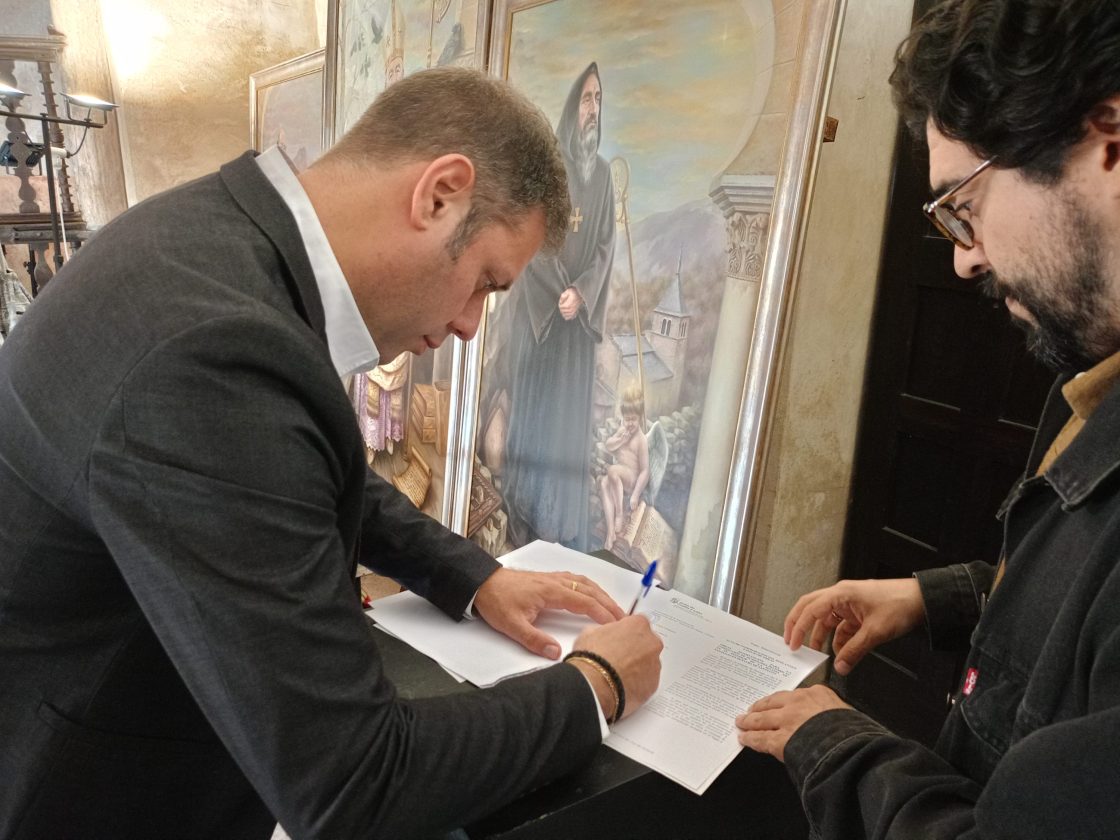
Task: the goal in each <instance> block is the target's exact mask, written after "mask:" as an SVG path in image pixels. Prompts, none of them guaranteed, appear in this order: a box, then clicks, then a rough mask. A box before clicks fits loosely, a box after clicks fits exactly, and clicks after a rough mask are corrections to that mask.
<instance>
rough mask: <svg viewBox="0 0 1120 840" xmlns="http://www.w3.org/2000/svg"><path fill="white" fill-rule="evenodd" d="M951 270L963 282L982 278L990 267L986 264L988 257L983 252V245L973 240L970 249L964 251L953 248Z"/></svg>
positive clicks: (957, 247) (963, 249) (956, 247)
mask: <svg viewBox="0 0 1120 840" xmlns="http://www.w3.org/2000/svg"><path fill="white" fill-rule="evenodd" d="M953 269H954V270H955V271H956V272H957V276H959V277H962V278H964V279H965V280H971V279H973V278H976V277H982V276H983V275H985V274H987V273H988V272H989V271H991V270H992V267H991V265H989V264H988V255H987V253H985V251H984V245H983V243H982V242H981V241H980V240H979V239H975V238H974V239H973V245H972V247H971V248H968V249H965V248H961V247H960V246H955V247H954V248H953Z"/></svg>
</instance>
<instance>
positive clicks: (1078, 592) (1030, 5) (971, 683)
mask: <svg viewBox="0 0 1120 840" xmlns="http://www.w3.org/2000/svg"><path fill="white" fill-rule="evenodd" d="M891 81H892V84H893V86H894V90H895V98H896V100H897V102H898V104H899V106H900V109H901V111H902V114H903V117H904V118H905V120H906V122H907V124H908V125H909V127H910V128H911V130H912V131H913V132H914V133H915V134H916V135H917V136H919V137H921V138H923V139H925V140H926V141H927V142H928V145H929V154H930V182H931V184H932V187H933V193H934V195H935V196H936V198H935V199H934V200H933V201H931V202H929V203H928V204H927V205H926V206H925V212H926V215H927V216H929V217H930V220H931V221H932V222H933V223H934V224H935V225H936V226H937V227H938V228H939V229H940V230H941V231H942V233H944V234H945V235H946V236H947V237H948V238H949V239H950V240H951V241H952V242H953V243H954V245H955V260H956V270H957V273H958V274H959V275H960V276H961V277H963V278H966V279H970V280H975V281H981V282H983V283H984V287H985V290H986V291H987V292H989V293H990V294H991V295H992V296H993V297H996V298H997V299H1000V300H1003V301H1004V302H1005V303H1006V305H1007V308H1008V310H1009V311H1010V313H1011V315H1012V316H1013V317H1014V318H1015V319H1017V320H1018V321H1019V322H1021V323H1022V324H1023V326H1024V327H1025V328H1026V330H1027V331H1028V334H1029V335H1030V342H1031V345H1032V347H1033V349H1034V350H1035V351H1036V352H1037V353H1038V355H1039V356H1040V357H1041V358H1042V359H1044V360H1045V361H1047V362H1049V363H1050V364H1052V365H1053V366H1054V367H1056V368H1057V369H1059V370H1060V371H1062V372H1063V373H1062V376H1061V377H1060V378H1059V379H1058V382H1057V384H1056V385H1055V387H1054V389H1053V390H1052V391H1051V394H1050V398H1049V400H1048V401H1047V405H1046V409H1045V411H1044V413H1043V417H1042V420H1041V422H1040V424H1039V429H1038V434H1037V437H1036V440H1035V444H1034V447H1033V450H1032V452H1031V455H1030V458H1029V460H1028V464H1027V470H1026V473H1025V474H1024V476H1023V479H1022V480H1021V481H1020V482H1019V484H1018V486H1016V487H1015V488H1014V489H1013V490H1012V492H1011V495H1010V497H1009V498H1008V500H1007V501H1006V502H1005V504H1004V506H1003V510H1002V512H1001V516H1002V517H1003V518H1004V526H1005V530H1004V534H1005V537H1004V546H1003V553H1002V556H1003V558H1004V560H1003V561H1001V563H1000V565H999V567H998V569H997V568H995V567H993V566H991V565H989V564H987V563H984V562H975V563H970V564H967V565H960V566H950V567H948V568H945V569H934V570H930V571H926V572H920V573H918V574H917V575H916V579H912V580H900V581H841V582H840V583H838V584H836V585H835V586H832V587H829V588H827V589H823V590H820V591H817V592H813V593H810V594H809V595H806V596H804V597H803V598H801V599H800V600H799V601H798V603H797V604H796V605H795V606H794V608H793V610H792V611H791V613H790V614H789V616H788V617H787V619H786V631H785V632H786V640H787V641H788V642H790V643H791V644H792V646H793V647H797V646H798V645H800V644H801V642H802V640H803V639H804V638H805V636H806V635H807V634H808V636H809V640H810V644H812V645H813V646H814V647H818V648H819V647H820V645H821V643H822V642H823V640H824V638H825V637H826V636H827V634H828V633H834V641H833V647H834V649H835V651H836V670H837V671H838V672H839V673H841V674H846V673H847V672H848V670H849V669H850V668H851V667H852V666H853V665H855V664H856V663H857V662H859V661H860V659H861V658H862V657H863V656H864V655H866V653H867V652H868V651H869V650H871V649H872V648H873V647H875V646H876V645H878V644H881V643H882V642H884V641H887V640H889V639H892V638H895V637H896V636H898V635H901V634H902V633H905V632H907V631H908V630H910V629H913V628H915V627H918V626H920V625H922V624H923V622H924V623H925V625H926V627H927V629H928V631H929V635H930V641H931V643H932V644H934V645H935V646H939V647H940V646H961V645H963V646H964V647H966V648H967V649H968V658H967V660H966V664H965V671H964V673H963V674H962V677H961V683H960V688H959V689H958V691H957V694H956V696H955V698H954V703H953V707H952V710H951V711H950V713H949V716H948V719H947V720H946V722H945V724H944V727H943V728H942V731H941V735H940V737H939V739H938V741H937V744H936V747H935V749H933V750H928V749H925V748H924V747H922V746H921V745H919V744H916V743H913V742H910V741H906V740H904V739H902V738H898V737H896V736H895V735H893V734H891V733H889V732H887V731H886V730H885V729H883V728H882V727H880V726H878V725H877V724H875V723H874V722H872V721H870V720H868V719H867V718H866V717H864V716H863V715H861V714H859V713H858V712H856V711H854V710H853V709H850V708H848V707H847V706H845V704H844V703H842V702H841V701H840V700H839V698H838V697H837V696H836V695H835V694H834V693H833V692H832V691H830V690H829V689H828V688H825V687H823V686H816V687H813V688H811V689H804V690H800V691H795V692H785V693H781V694H776V695H773V696H771V697H769V698H765V699H763V700H761V701H759V702H758V703H756V704H755V705H754V706H752V707H751V709H750V710H749V712H748V713H747V714H744V715H742V716H741V717H740V718H739V720H738V725H739V726H740V728H741V730H742V732H741V734H740V741H741V742H742V743H744V744H746V745H748V746H750V747H753V748H755V749H758V750H763V751H765V752H769V753H771V754H773V755H775V756H777V757H779V758H783V759H784V760H785V762H786V765H787V767H788V769H789V771H790V774H791V775H792V776H793V778H794V781H795V782H796V783H797V785H798V787H799V789H800V791H801V797H802V801H803V803H804V806H805V809H806V812H807V813H808V815H809V819H810V823H811V824H812V825H813V826H814V829H815V831H816V832H817V836H821V837H836V838H841V837H842V838H845V840H849V838H860V837H875V838H899V840H902V838H906V840H909V838H916V837H920V838H929V840H937V838H950V837H952V838H956V837H963V838H986V840H991V838H1036V837H1050V838H1074V837H1076V838H1078V840H1087V839H1088V838H1098V837H1099V838H1105V837H1116V836H1118V833H1120V796H1118V795H1117V793H1118V792H1120V761H1118V760H1117V756H1118V755H1120V480H1118V479H1120V236H1118V234H1117V231H1120V6H1117V4H1116V3H1115V2H1114V0H948V2H945V3H943V4H941V5H939V6H938V7H936V8H935V9H934V10H933V11H931V12H930V13H929V14H928V15H927V16H926V17H925V18H923V19H922V21H921V22H919V23H918V24H917V25H916V26H915V29H914V31H913V32H912V33H911V35H910V37H909V38H908V39H907V41H906V42H905V43H904V44H903V46H902V47H901V48H900V50H899V53H898V59H897V64H896V69H895V72H894V75H893V76H892V79H891ZM915 209H917V208H915ZM1076 372H1080V374H1079V375H1077V376H1076V377H1075V376H1074V373H1076ZM993 559H994V558H993Z"/></svg>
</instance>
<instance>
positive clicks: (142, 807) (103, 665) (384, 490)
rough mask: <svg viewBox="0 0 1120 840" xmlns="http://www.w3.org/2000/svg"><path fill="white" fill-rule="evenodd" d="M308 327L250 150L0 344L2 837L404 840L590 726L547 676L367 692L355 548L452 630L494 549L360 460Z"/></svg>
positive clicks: (302, 294)
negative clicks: (482, 686)
mask: <svg viewBox="0 0 1120 840" xmlns="http://www.w3.org/2000/svg"><path fill="white" fill-rule="evenodd" d="M373 233H374V232H371V235H372V234H373ZM323 330H324V327H323V312H322V306H321V303H320V300H319V295H318V291H317V288H316V285H315V281H314V277H313V275H312V273H311V269H310V266H309V263H308V260H307V255H306V253H305V251H304V249H303V246H302V243H301V240H300V237H299V233H298V230H297V228H296V226H295V223H294V221H293V220H292V218H291V215H290V213H289V212H288V210H287V208H286V207H285V206H284V204H283V202H282V201H281V200H280V198H279V196H278V195H277V194H276V193H275V191H274V190H273V189H272V187H271V185H270V184H269V183H268V181H267V180H266V179H265V178H264V176H263V175H262V174H261V172H260V170H259V168H258V167H257V165H256V163H255V162H254V161H253V159H252V156H251V155H246V156H245V157H242V158H240V159H238V160H236V161H234V162H232V163H230V164H227V165H226V166H224V167H223V168H222V170H221V172H220V173H219V174H216V175H213V176H209V177H207V178H203V179H201V180H199V181H196V182H194V183H192V184H188V185H186V186H184V187H181V188H178V189H176V190H173V191H171V192H168V193H165V194H163V195H161V196H158V197H156V198H154V199H151V200H149V201H146V202H144V203H143V204H141V205H138V206H137V207H135V208H133V209H132V210H130V211H128V212H127V213H125V214H124V215H122V216H121V217H120V218H119V219H117V220H116V221H114V222H113V223H112V224H110V225H108V226H107V227H106V228H105V229H104V230H102V231H101V232H100V233H99V234H98V235H97V236H96V237H94V238H93V239H92V240H91V241H90V243H89V244H88V245H87V246H86V247H84V248H83V249H81V251H80V252H78V253H77V254H76V255H75V257H74V258H73V259H72V260H71V261H70V262H69V263H68V264H67V266H66V267H65V268H64V269H63V271H61V272H60V273H59V275H58V276H57V278H56V279H55V280H53V281H52V283H51V284H50V286H48V288H47V290H46V291H45V293H44V294H43V295H42V296H41V297H40V299H39V300H38V301H36V303H35V304H34V305H33V306H32V307H31V308H30V310H29V312H28V313H27V315H26V316H25V318H24V319H23V320H22V321H21V322H20V324H19V325H18V327H17V329H16V330H14V331H13V334H12V336H11V338H10V339H9V340H8V341H7V342H5V344H4V346H3V348H2V349H0V429H2V430H3V434H2V435H0V837H4V838H38V837H44V838H46V837H50V838H58V837H82V838H97V837H106V838H109V837H111V838H126V837H148V838H151V837H161V838H163V837H191V838H198V837H220V838H237V837H261V838H267V837H268V836H269V834H270V832H271V830H272V826H273V824H274V822H275V820H276V819H278V820H279V821H280V822H281V823H282V824H283V825H284V826H285V828H286V829H287V830H288V831H289V833H290V834H291V835H292V836H293V837H294V838H301V837H327V838H340V837H347V838H351V837H363V836H371V837H372V836H378V837H394V838H397V837H408V836H413V835H418V834H424V833H431V832H434V831H437V830H441V829H446V828H449V827H453V826H454V825H456V824H461V823H463V822H465V821H468V820H470V819H472V818H474V817H477V816H479V815H481V814H483V813H485V812H486V811H488V810H491V809H493V808H494V807H496V806H497V805H499V804H500V803H502V802H503V801H506V800H508V799H510V798H511V797H513V796H514V795H516V794H517V793H518V792H519V791H521V790H523V789H525V788H526V787H528V786H530V785H533V784H536V783H539V782H540V781H542V780H544V779H546V778H549V777H551V776H554V775H556V774H558V773H560V772H563V771H565V770H567V769H569V768H571V767H572V766H574V765H575V764H576V763H577V762H579V761H581V760H585V759H586V758H588V757H589V755H590V754H591V752H592V751H593V750H594V748H595V747H596V746H597V744H598V743H599V738H600V736H599V728H598V721H597V716H596V712H595V705H594V700H593V699H592V696H591V693H590V692H589V691H588V690H587V686H586V683H585V681H584V679H583V677H582V676H581V675H580V674H579V673H578V672H577V671H576V670H575V669H573V668H570V667H568V666H561V667H555V668H549V669H547V670H546V671H543V672H540V673H538V674H536V675H533V676H530V677H526V678H522V679H519V680H512V681H509V682H508V683H504V684H503V685H502V686H500V687H498V688H496V689H493V690H489V691H481V692H474V693H470V694H465V695H459V696H455V697H448V698H439V699H431V700H423V701H414V702H405V701H403V700H401V699H400V698H399V697H398V696H397V694H396V692H395V690H394V688H393V686H392V684H390V683H389V682H388V681H387V680H386V679H385V677H384V675H383V673H382V668H381V663H380V659H379V657H378V652H377V648H376V646H375V644H374V640H373V638H372V634H371V632H370V630H369V627H368V622H367V619H366V618H365V617H364V616H363V614H362V612H361V609H360V605H359V603H358V600H357V598H356V597H355V595H354V591H353V586H352V580H353V569H354V562H355V558H356V556H360V557H361V560H362V562H363V563H365V564H366V565H368V566H370V567H372V568H374V569H376V570H378V571H380V572H382V573H383V574H388V575H390V576H393V577H395V578H397V579H398V580H400V581H402V582H403V583H405V584H406V585H407V586H408V587H410V588H411V589H413V590H415V591H417V592H419V593H420V594H423V595H425V596H426V597H428V598H429V599H430V600H431V601H432V602H433V603H435V604H436V605H437V606H439V607H440V608H441V609H443V610H444V611H445V612H447V613H448V614H449V615H451V616H453V617H454V616H461V615H462V612H463V610H464V609H465V607H466V605H467V603H468V602H469V600H470V598H471V597H472V596H473V594H474V592H475V590H476V589H477V587H478V586H479V584H480V583H481V582H482V581H484V580H485V579H486V577H488V576H489V575H490V574H491V573H492V571H493V570H494V568H495V562H494V561H493V560H492V559H491V558H489V557H488V556H487V555H485V553H483V552H482V551H480V550H479V549H478V548H477V547H476V546H474V545H473V544H471V543H469V542H467V541H466V540H463V539H461V538H459V537H456V536H455V535H453V534H451V533H450V532H448V531H447V530H445V529H443V528H442V527H440V526H438V525H437V524H436V523H434V522H433V521H432V520H430V519H428V518H427V517H426V516H424V515H422V514H420V513H419V512H418V511H416V510H415V508H413V507H412V505H411V504H410V503H409V502H408V501H407V500H405V499H404V497H403V496H401V495H400V494H399V493H397V492H396V491H395V490H394V489H392V488H391V487H390V486H389V485H387V484H386V483H385V482H383V481H381V480H380V479H379V478H377V477H376V476H374V475H373V474H372V473H370V472H369V471H368V469H367V467H366V464H365V459H364V451H363V447H362V444H361V439H360V436H359V432H358V429H357V424H356V423H355V420H354V417H353V412H352V408H351V407H350V404H349V401H348V400H347V397H346V394H345V392H344V390H343V388H342V385H341V383H340V380H339V378H338V376H337V374H336V373H335V371H334V369H333V367H332V365H331V360H330V356H329V353H328V351H327V347H326V343H325V339H324V331H323ZM359 543H360V546H361V550H360V552H357V550H356V547H357V546H358V545H359Z"/></svg>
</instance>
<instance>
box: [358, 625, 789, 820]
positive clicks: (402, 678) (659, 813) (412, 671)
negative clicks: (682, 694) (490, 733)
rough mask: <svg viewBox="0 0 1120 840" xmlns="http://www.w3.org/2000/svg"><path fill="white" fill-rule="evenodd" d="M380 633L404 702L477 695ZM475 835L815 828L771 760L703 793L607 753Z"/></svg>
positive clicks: (756, 760) (741, 765)
mask: <svg viewBox="0 0 1120 840" xmlns="http://www.w3.org/2000/svg"><path fill="white" fill-rule="evenodd" d="M373 632H374V633H376V634H377V642H378V647H379V648H380V650H381V654H382V657H383V659H384V662H385V669H386V672H387V673H388V675H389V677H390V678H391V679H392V680H393V681H394V682H395V683H396V685H397V689H398V690H399V691H400V693H401V695H402V696H403V697H431V696H433V695H440V694H450V693H452V692H455V691H476V690H477V689H476V688H474V687H473V686H472V685H470V684H469V683H458V682H456V681H455V680H454V679H453V678H452V677H451V676H450V675H448V674H447V672H446V671H444V670H443V669H442V668H440V667H439V665H437V664H436V663H435V661H433V660H432V659H429V658H428V657H427V656H424V655H423V654H422V653H419V652H418V651H416V650H414V649H412V648H411V647H409V646H408V645H406V644H405V643H404V642H401V641H400V640H398V639H395V638H393V637H391V636H389V635H387V634H385V633H382V632H380V631H377V630H374V631H373ZM467 833H468V835H469V836H470V837H471V840H482V839H483V838H488V839H492V840H497V839H498V838H501V840H546V838H547V839H548V840H552V839H553V838H581V840H598V839H599V838H641V840H688V839H689V838H697V840H722V838H729V840H730V838H734V840H804V838H806V837H808V834H809V829H808V824H807V823H806V821H805V817H804V814H803V812H802V809H801V804H800V802H799V801H798V798H797V793H796V791H795V790H794V787H793V784H792V783H791V782H790V780H789V776H788V775H787V774H786V772H785V768H784V767H783V766H782V765H781V764H780V763H779V762H778V761H776V760H774V759H773V758H770V757H769V756H764V755H759V754H757V753H754V752H751V751H750V750H743V752H742V753H740V754H739V756H737V757H736V759H735V760H734V761H733V762H732V763H731V765H730V766H729V767H728V768H727V769H726V770H724V771H723V773H722V774H721V775H720V777H719V778H718V779H716V781H715V782H713V783H712V785H711V787H709V788H708V790H707V791H706V792H705V793H704V795H703V796H697V795H696V794H694V793H692V792H691V791H689V790H686V789H685V788H683V787H681V786H680V785H678V784H677V783H675V782H671V781H669V780H668V779H666V778H665V777H664V776H661V775H659V774H658V773H655V772H654V771H652V770H650V769H649V768H648V767H645V766H644V765H641V764H638V763H637V762H636V761H632V760H631V759H629V758H627V757H626V756H624V755H621V754H619V753H617V752H615V751H614V750H612V749H610V748H609V747H605V746H604V747H600V748H599V750H598V752H596V754H595V757H594V758H593V759H592V760H591V762H590V764H588V765H587V766H586V767H583V768H582V769H580V770H577V771H576V772H574V773H571V774H569V775H568V776H565V777H563V778H560V779H557V780H556V781H554V782H551V783H550V784H548V785H545V786H543V787H541V788H539V789H537V790H535V791H532V792H530V793H527V794H525V795H524V796H522V797H520V798H519V799H517V800H515V801H513V802H511V803H510V804H509V805H507V806H505V807H504V808H502V809H500V810H498V811H497V812H495V813H493V814H491V815H490V816H488V817H486V818H485V819H482V820H480V821H479V822H477V823H475V824H474V825H471V826H467Z"/></svg>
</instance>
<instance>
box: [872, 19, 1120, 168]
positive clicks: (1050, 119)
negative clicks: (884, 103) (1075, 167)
mask: <svg viewBox="0 0 1120 840" xmlns="http://www.w3.org/2000/svg"><path fill="white" fill-rule="evenodd" d="M890 81H891V86H892V88H893V89H894V100H895V104H896V105H897V107H898V109H899V111H900V113H901V114H902V118H903V119H904V120H905V122H906V125H907V127H908V128H909V129H910V131H911V133H913V134H914V135H915V137H917V138H919V139H924V137H925V130H926V123H927V121H928V120H930V119H932V121H933V124H934V125H935V126H936V127H937V129H938V131H940V132H941V133H942V134H943V135H945V136H946V137H948V138H950V139H953V140H956V141H958V142H961V143H964V144H966V145H967V146H968V147H969V148H970V149H972V151H973V152H975V153H976V154H977V155H978V156H980V157H982V158H988V157H992V156H997V157H998V158H999V165H1000V166H1002V167H1006V168H1011V169H1022V170H1023V172H1024V174H1025V175H1027V176H1028V177H1031V178H1033V179H1035V180H1037V181H1042V182H1051V183H1052V182H1054V181H1056V180H1057V179H1058V178H1059V177H1060V176H1061V173H1062V169H1063V166H1064V163H1065V161H1066V157H1067V154H1068V152H1069V150H1070V149H1071V147H1073V146H1074V145H1075V144H1077V143H1078V142H1079V141H1080V140H1081V139H1082V138H1083V137H1084V136H1085V132H1086V129H1087V119H1088V117H1089V115H1090V113H1091V112H1092V110H1093V108H1095V107H1096V106H1097V105H1099V104H1100V103H1101V102H1103V101H1104V100H1105V99H1107V98H1108V97H1109V96H1112V95H1113V94H1115V93H1117V92H1120V3H1117V0H946V2H943V3H940V4H938V5H937V6H935V7H934V8H933V9H932V10H930V12H929V13H928V14H926V15H925V16H924V17H923V18H922V19H921V20H920V21H918V22H917V23H916V24H915V25H914V28H913V29H912V30H911V32H910V35H909V36H908V37H907V38H906V40H905V41H903V42H902V44H901V45H900V46H899V48H898V51H897V53H896V54H895V67H894V72H892V73H891V78H890Z"/></svg>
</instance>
